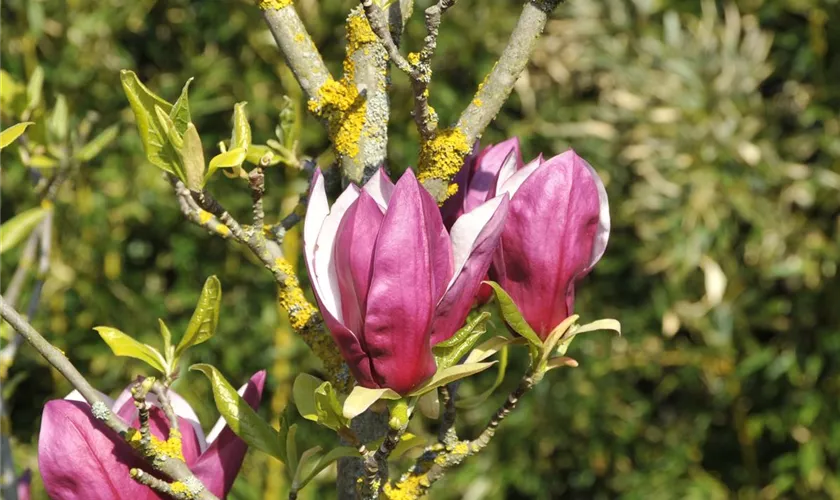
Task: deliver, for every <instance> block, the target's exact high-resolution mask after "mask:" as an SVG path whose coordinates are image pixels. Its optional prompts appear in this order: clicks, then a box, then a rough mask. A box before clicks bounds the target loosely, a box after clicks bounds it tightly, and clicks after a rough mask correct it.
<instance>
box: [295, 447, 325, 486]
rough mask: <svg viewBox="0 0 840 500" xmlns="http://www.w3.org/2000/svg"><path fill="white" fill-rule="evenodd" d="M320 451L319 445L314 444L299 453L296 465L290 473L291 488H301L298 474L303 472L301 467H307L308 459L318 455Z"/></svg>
mask: <svg viewBox="0 0 840 500" xmlns="http://www.w3.org/2000/svg"><path fill="white" fill-rule="evenodd" d="M319 453H321V447H320V446H314V447H312V448H309V449H308V450H306V451H304V452H303V453H301V455H300V460H299V461H298V466H297V467H296V468H295V471H294V472H293V473H292V489H293V490H298V489H300V488H302V486H301V484H300V476H301V474H303V469H304V468H306V467H308V465H309V461H310V460H311V459H313V458H314V457H316V456H318V454H319Z"/></svg>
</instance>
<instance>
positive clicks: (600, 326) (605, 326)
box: [572, 319, 621, 335]
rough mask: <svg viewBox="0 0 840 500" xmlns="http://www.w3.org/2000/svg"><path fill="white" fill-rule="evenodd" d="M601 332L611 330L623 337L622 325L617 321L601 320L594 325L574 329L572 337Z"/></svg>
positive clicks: (594, 322)
mask: <svg viewBox="0 0 840 500" xmlns="http://www.w3.org/2000/svg"><path fill="white" fill-rule="evenodd" d="M599 330H611V331H613V332H616V333H617V334H619V335H621V323H619V321H618V320H616V319H599V320H597V321H593V322H592V323H587V324H585V325H581V326H579V327H577V328H574V329H572V335H580V334H581V333H588V332H595V331H599Z"/></svg>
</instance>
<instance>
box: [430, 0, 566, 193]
mask: <svg viewBox="0 0 840 500" xmlns="http://www.w3.org/2000/svg"><path fill="white" fill-rule="evenodd" d="M559 3H560V0H529V1H528V2H527V3H526V4H525V7H524V8H523V9H522V15H521V16H520V17H519V21H518V22H517V24H516V27H515V28H514V30H513V32H512V33H511V35H510V38H509V40H508V43H507V46H506V47H505V49H504V51H503V52H502V55H501V57H500V58H499V61H498V62H497V63H496V65H495V66H494V67H493V69H492V70H491V71H490V74H488V75H487V78H486V79H485V80H484V82H483V83H482V84H481V85H479V87H478V91H477V92H476V93H475V96H474V97H473V99H472V100H471V101H470V103H469V105H468V106H467V107H466V109H465V110H464V111H463V113H461V116H460V117H459V118H458V121H457V123H456V124H455V126H454V127H452V128H450V129H446V130H444V131H439V132H437V133H436V134H434V135H433V136H432V138H431V139H430V140H428V141H426V142H424V143H423V144H422V145H421V150H420V164H419V170H420V173H419V175H418V176H417V177H418V179H419V180H420V181H421V182H422V183H423V186H424V187H425V188H426V189H427V190H428V191H429V192H430V193H431V194H432V196H434V197H435V199H436V200H437V201H438V202H443V201H444V200H446V198H448V197H449V196H451V195H452V194H454V192H455V191H457V187H456V186H452V187H451V186H450V182H451V181H452V178H453V177H455V174H457V173H458V171H459V170H460V168H461V165H462V164H463V160H464V157H466V155H467V154H468V153H469V152H470V150H471V148H472V145H473V143H474V142H475V141H476V140H478V139H479V138H480V137H481V134H482V133H483V132H484V129H485V128H487V126H488V125H489V124H490V122H491V121H493V119H494V118H495V117H496V114H498V112H499V110H500V109H502V105H504V103H505V101H507V98H508V97H509V96H510V93H511V91H512V90H513V86H514V84H515V83H516V80H517V79H518V78H519V75H520V74H521V73H522V71H523V70H524V69H525V66H526V64H528V61H529V60H530V58H531V54H532V53H533V52H534V48H535V47H536V45H537V40H538V39H539V37H540V35H541V34H542V32H543V29H544V28H545V24H546V22H547V21H548V16H549V15H550V14H551V12H552V11H554V9H555V8H556V7H557V5H558V4H559Z"/></svg>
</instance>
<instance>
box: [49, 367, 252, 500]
mask: <svg viewBox="0 0 840 500" xmlns="http://www.w3.org/2000/svg"><path fill="white" fill-rule="evenodd" d="M264 384H265V371H260V372H257V373H255V374H254V375H253V376H252V377H251V379H250V380H249V381H248V383H247V384H245V385H244V386H242V388H241V389H240V390H239V392H240V394H241V395H242V397H243V398H244V399H245V400H246V401H247V402H248V404H250V405H251V406H252V407H253V408H254V409H256V407H257V406H258V405H259V401H260V399H261V398H262V390H263V385H264ZM169 397H170V400H171V403H172V407H173V409H174V410H175V413H176V414H177V415H178V427H179V428H180V431H181V439H182V443H183V448H182V449H183V454H184V460H185V461H186V464H187V466H189V468H190V470H192V472H193V473H194V474H195V475H196V477H198V479H200V480H201V481H202V482H203V483H204V486H206V487H207V489H208V490H209V491H210V492H212V493H213V494H214V495H216V496H218V497H219V498H223V497H224V496H225V495H227V493H228V491H229V490H230V488H231V486H232V485H233V481H234V479H235V478H236V475H237V474H238V473H239V468H240V467H241V466H242V460H243V459H244V458H245V452H246V450H247V447H248V446H247V445H246V444H245V442H244V441H242V440H241V439H240V438H239V437H237V436H236V434H234V433H233V431H232V430H231V429H230V428H229V427H228V426H227V425H226V424H225V421H224V419H222V418H220V419H219V421H218V422H217V423H216V425H215V426H214V427H213V429H212V430H211V431H210V434H209V435H208V436H207V437H206V438H205V436H204V432H203V431H202V429H201V426H200V424H199V422H198V417H197V416H196V414H195V412H194V411H193V409H192V408H191V407H190V405H189V404H188V403H187V402H186V401H185V400H184V399H183V398H182V397H181V396H179V395H178V394H176V393H175V392H174V391H170V392H169ZM103 399H105V400H106V402H108V403H109V404H110V405H111V409H112V410H113V411H114V412H116V413H117V415H119V416H120V417H121V418H122V419H123V420H125V421H126V422H129V423H130V425H132V426H133V427H134V428H139V426H140V422H139V417H138V414H137V413H138V412H137V408H136V407H135V406H134V401H133V399H132V397H131V392H130V391H129V389H126V390H124V391H123V392H122V394H120V396H119V397H118V398H117V400H116V401H112V400H110V398H108V397H107V396H104V395H103ZM147 401H148V402H150V403H151V404H152V408H151V412H150V428H151V431H152V434H153V435H154V436H156V437H157V438H158V439H161V440H165V439H166V438H167V436H168V434H169V421H168V420H167V418H166V415H164V413H163V410H162V409H160V408H159V407H158V406H156V398H154V396H152V395H149V397H148V398H147ZM38 465H39V467H40V469H41V475H42V476H43V479H44V488H45V489H46V490H47V494H49V496H50V498H53V499H54V500H151V499H163V497H162V496H160V495H158V494H157V493H155V492H154V491H152V490H151V489H149V488H148V487H146V486H143V485H141V484H139V483H137V482H135V481H134V480H133V479H131V477H130V476H129V470H130V469H131V468H135V467H136V468H140V469H143V470H145V471H147V472H149V466H148V464H146V463H145V462H144V461H143V460H142V459H141V458H139V457H138V456H137V455H136V454H135V452H134V451H133V450H132V449H131V447H130V446H129V445H128V444H127V443H126V442H125V441H123V440H122V439H120V437H119V436H117V435H116V434H115V433H114V432H113V431H111V430H110V429H108V428H107V427H106V426H105V424H103V423H102V422H100V421H99V420H96V419H95V418H94V417H93V415H92V414H91V408H90V405H88V403H87V402H86V401H85V400H84V399H83V398H82V397H81V395H80V394H79V393H78V392H76V391H73V392H72V393H70V395H68V396H67V397H66V398H65V399H59V400H53V401H50V402H48V403H47V405H46V406H45V407H44V413H43V417H42V420H41V432H40V436H39V441H38Z"/></svg>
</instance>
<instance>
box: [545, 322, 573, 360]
mask: <svg viewBox="0 0 840 500" xmlns="http://www.w3.org/2000/svg"><path fill="white" fill-rule="evenodd" d="M578 317H579V316H578V315H577V314H572V315H571V316H569V317H568V318H566V319H564V320H563V321H562V322H560V324H559V325H557V326H556V327H554V330H551V332H550V333H549V334H548V337H546V338H545V344H543V352H542V359H541V361H545V360H546V359H548V356H550V355H551V351H553V350H554V347H555V346H557V344H558V343H559V342H560V341H561V340H563V339H564V337H565V338H566V340H567V341H568V340H571V337H568V336H566V332H567V331H569V330H570V329H572V328H573V327H574V324H575V322H576V321H577V320H578Z"/></svg>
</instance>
